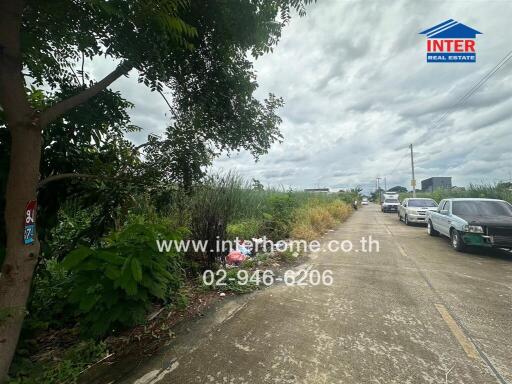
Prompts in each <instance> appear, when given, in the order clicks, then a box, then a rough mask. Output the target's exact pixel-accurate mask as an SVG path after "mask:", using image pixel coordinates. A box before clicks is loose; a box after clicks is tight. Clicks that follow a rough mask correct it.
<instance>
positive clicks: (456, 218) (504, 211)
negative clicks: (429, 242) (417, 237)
mask: <svg viewBox="0 0 512 384" xmlns="http://www.w3.org/2000/svg"><path fill="white" fill-rule="evenodd" d="M427 231H428V233H429V234H430V235H431V236H436V235H438V234H441V235H444V236H447V237H449V238H450V240H451V244H452V247H453V248H454V249H456V250H457V251H463V250H464V249H465V248H466V246H481V247H495V248H507V249H512V205H510V204H509V203H507V202H506V201H503V200H495V199H445V200H442V201H441V202H440V203H439V207H438V209H437V210H436V211H429V212H427Z"/></svg>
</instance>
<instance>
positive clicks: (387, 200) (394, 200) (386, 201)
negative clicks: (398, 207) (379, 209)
mask: <svg viewBox="0 0 512 384" xmlns="http://www.w3.org/2000/svg"><path fill="white" fill-rule="evenodd" d="M384 202H385V203H398V199H386V200H384Z"/></svg>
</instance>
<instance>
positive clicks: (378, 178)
mask: <svg viewBox="0 0 512 384" xmlns="http://www.w3.org/2000/svg"><path fill="white" fill-rule="evenodd" d="M380 179H381V178H380V177H378V176H377V191H376V192H377V193H378V194H379V204H380V203H381V202H382V196H381V193H380Z"/></svg>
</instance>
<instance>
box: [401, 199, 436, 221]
mask: <svg viewBox="0 0 512 384" xmlns="http://www.w3.org/2000/svg"><path fill="white" fill-rule="evenodd" d="M436 210H437V203H436V201H435V200H433V199H427V198H419V197H418V198H413V197H410V198H407V199H405V200H404V201H402V204H400V206H399V207H398V220H400V221H402V220H403V221H404V223H405V224H406V225H409V224H411V223H422V224H426V223H427V211H436Z"/></svg>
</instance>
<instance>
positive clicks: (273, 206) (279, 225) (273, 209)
mask: <svg viewBox="0 0 512 384" xmlns="http://www.w3.org/2000/svg"><path fill="white" fill-rule="evenodd" d="M296 207H297V201H296V200H295V198H294V194H293V193H292V192H289V193H286V194H275V195H273V196H271V197H270V198H269V201H268V209H269V210H268V211H267V212H265V213H264V215H263V217H264V222H263V232H264V233H265V234H266V236H267V237H268V238H270V239H273V240H282V239H285V238H287V237H288V236H290V230H291V225H292V221H293V214H294V209H295V208H296Z"/></svg>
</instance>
